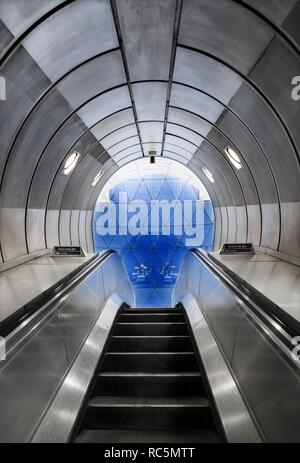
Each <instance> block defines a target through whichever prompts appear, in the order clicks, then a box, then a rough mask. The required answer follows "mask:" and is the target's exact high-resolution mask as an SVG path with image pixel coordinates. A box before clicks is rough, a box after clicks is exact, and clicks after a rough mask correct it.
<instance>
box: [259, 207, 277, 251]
mask: <svg viewBox="0 0 300 463" xmlns="http://www.w3.org/2000/svg"><path fill="white" fill-rule="evenodd" d="M279 233H280V229H279V208H278V205H277V204H262V237H261V245H262V246H266V247H267V248H272V249H277V246H278V243H279Z"/></svg>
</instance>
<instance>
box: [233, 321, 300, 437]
mask: <svg viewBox="0 0 300 463" xmlns="http://www.w3.org/2000/svg"><path fill="white" fill-rule="evenodd" d="M232 368H233V370H234V372H235V374H236V378H237V381H238V382H239V385H240V387H241V388H242V390H244V391H245V392H246V394H247V400H248V403H249V405H250V407H251V409H252V412H253V413H254V415H255V417H256V419H257V421H258V422H259V423H261V424H263V429H264V434H265V437H266V439H267V441H268V442H277V443H278V442H298V443H299V441H300V433H299V416H300V402H299V394H300V388H299V376H298V374H297V373H296V372H295V371H294V370H293V369H292V368H291V367H290V366H289V365H288V364H287V363H285V362H284V361H283V360H282V357H281V355H280V353H279V352H278V351H276V349H275V348H274V347H272V345H271V344H270V343H269V342H267V341H266V339H265V336H264V335H263V334H261V333H260V332H259V331H258V330H257V329H256V328H255V327H254V326H253V325H251V323H249V320H248V319H246V318H245V317H244V318H243V319H241V322H240V326H239V330H238V334H237V338H236V346H235V350H234V357H233V361H232ZM297 398H298V400H297Z"/></svg>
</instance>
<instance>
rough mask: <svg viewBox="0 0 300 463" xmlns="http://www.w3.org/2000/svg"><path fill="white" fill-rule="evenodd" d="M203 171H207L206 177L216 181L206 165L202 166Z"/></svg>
mask: <svg viewBox="0 0 300 463" xmlns="http://www.w3.org/2000/svg"><path fill="white" fill-rule="evenodd" d="M202 170H203V172H204V173H205V175H206V177H207V178H208V180H209V181H210V183H214V181H215V179H214V177H213V174H212V173H211V172H210V170H208V169H207V168H206V167H203V168H202Z"/></svg>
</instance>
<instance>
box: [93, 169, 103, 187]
mask: <svg viewBox="0 0 300 463" xmlns="http://www.w3.org/2000/svg"><path fill="white" fill-rule="evenodd" d="M102 174H103V172H102V170H100V172H98V174H97V175H96V177H95V178H94V180H93V183H92V186H95V185H97V183H98V182H99V180H100V178H101V175H102Z"/></svg>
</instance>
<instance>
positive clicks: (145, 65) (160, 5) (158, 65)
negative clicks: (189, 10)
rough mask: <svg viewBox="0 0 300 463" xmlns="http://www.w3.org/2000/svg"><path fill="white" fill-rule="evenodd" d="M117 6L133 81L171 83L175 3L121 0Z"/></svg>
mask: <svg viewBox="0 0 300 463" xmlns="http://www.w3.org/2000/svg"><path fill="white" fill-rule="evenodd" d="M116 3H117V9H118V16H119V20H120V25H121V33H122V37H123V40H124V47H125V53H126V58H127V62H128V67H129V74H130V77H131V79H132V80H133V81H134V80H156V79H162V80H167V79H168V75H169V65H170V59H171V47H172V35H173V27H174V19H175V2H174V0H156V1H155V2H153V1H152V0H117V2H116Z"/></svg>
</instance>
